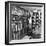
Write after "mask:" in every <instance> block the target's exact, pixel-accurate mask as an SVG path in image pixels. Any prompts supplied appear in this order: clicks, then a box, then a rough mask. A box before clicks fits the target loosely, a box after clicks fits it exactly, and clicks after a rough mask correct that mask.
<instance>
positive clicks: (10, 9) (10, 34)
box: [5, 1, 45, 45]
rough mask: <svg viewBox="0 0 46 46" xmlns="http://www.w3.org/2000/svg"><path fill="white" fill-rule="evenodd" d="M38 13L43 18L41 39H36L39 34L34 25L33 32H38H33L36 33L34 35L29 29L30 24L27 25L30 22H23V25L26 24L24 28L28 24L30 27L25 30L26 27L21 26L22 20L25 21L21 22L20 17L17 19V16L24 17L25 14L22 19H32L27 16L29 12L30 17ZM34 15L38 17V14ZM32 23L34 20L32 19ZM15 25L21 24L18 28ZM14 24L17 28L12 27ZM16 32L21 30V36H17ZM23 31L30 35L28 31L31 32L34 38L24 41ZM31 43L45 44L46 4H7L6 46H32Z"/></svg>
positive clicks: (13, 2)
mask: <svg viewBox="0 0 46 46" xmlns="http://www.w3.org/2000/svg"><path fill="white" fill-rule="evenodd" d="M17 10H18V11H17ZM30 11H31V12H30ZM38 11H40V12H41V18H42V19H41V21H42V22H41V27H40V31H41V35H39V36H41V38H35V36H36V35H35V33H36V34H37V30H36V29H37V27H36V29H33V26H34V25H31V30H32V31H33V30H35V31H36V32H35V31H33V32H35V33H34V35H33V34H31V33H30V31H29V30H30V29H27V28H28V27H30V24H27V23H28V22H25V23H23V22H22V23H23V24H25V25H24V27H25V26H26V24H27V25H28V26H27V28H26V29H25V28H24V27H22V26H21V25H23V24H22V23H21V20H22V21H23V19H20V20H19V17H17V18H16V17H15V16H17V15H18V16H22V15H23V14H24V15H25V17H21V18H24V19H28V18H29V17H30V16H29V17H28V15H27V13H28V12H29V13H28V14H29V15H30V13H36V12H38ZM26 15H27V17H26ZM34 15H35V16H36V14H34ZM37 15H38V14H37ZM29 20H30V19H29ZM35 20H36V19H35ZM25 21H26V20H25ZM31 21H32V18H31ZM38 21H39V20H38ZM13 23H20V24H18V26H17V25H15V24H13ZM29 23H30V22H29ZM32 23H33V22H32ZM12 24H13V25H14V26H15V27H12V26H11V25H12ZM35 26H36V25H35ZM12 28H13V29H12ZM21 29H22V32H21V31H20V30H21ZM14 30H16V31H18V30H19V31H18V32H19V33H20V32H21V34H20V35H19V33H18V34H17V32H14ZM23 30H24V31H25V33H24V34H28V31H29V33H30V34H31V35H33V36H32V37H30V39H29V38H28V37H27V38H28V39H27V38H25V39H23V37H24V36H25V35H24V34H23ZM27 30H28V31H27ZM26 31H27V32H26ZM38 32H39V30H38ZM39 33H40V32H39ZM22 34H23V35H24V36H23V35H22ZM14 35H16V36H14ZM21 35H22V36H21ZM15 37H16V38H15ZM21 37H22V38H21ZM36 37H37V36H36ZM31 43H45V3H37V2H17V1H7V2H5V44H6V45H15V44H31Z"/></svg>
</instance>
